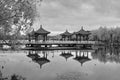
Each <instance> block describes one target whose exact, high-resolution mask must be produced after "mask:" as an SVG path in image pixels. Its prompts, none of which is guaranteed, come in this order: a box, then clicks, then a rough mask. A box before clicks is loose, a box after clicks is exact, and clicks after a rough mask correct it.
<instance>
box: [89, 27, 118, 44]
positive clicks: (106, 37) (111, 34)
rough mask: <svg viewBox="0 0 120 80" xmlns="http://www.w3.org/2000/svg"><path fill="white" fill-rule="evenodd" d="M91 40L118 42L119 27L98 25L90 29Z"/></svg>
mask: <svg viewBox="0 0 120 80" xmlns="http://www.w3.org/2000/svg"><path fill="white" fill-rule="evenodd" d="M91 33H92V34H91V36H90V39H91V40H98V41H103V42H120V28H119V27H116V28H106V27H100V28H99V29H97V30H93V31H91Z"/></svg>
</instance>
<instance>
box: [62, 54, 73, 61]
mask: <svg viewBox="0 0 120 80" xmlns="http://www.w3.org/2000/svg"><path fill="white" fill-rule="evenodd" d="M60 56H62V57H64V58H65V59H66V61H67V59H68V58H70V57H72V56H73V55H72V54H71V52H67V53H66V52H62V53H61V54H60Z"/></svg>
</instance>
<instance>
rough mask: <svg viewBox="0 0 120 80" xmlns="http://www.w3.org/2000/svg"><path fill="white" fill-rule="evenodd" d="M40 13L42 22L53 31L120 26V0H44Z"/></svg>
mask: <svg viewBox="0 0 120 80" xmlns="http://www.w3.org/2000/svg"><path fill="white" fill-rule="evenodd" d="M39 13H40V16H41V18H40V20H41V23H40V24H43V27H44V28H45V29H47V30H49V31H53V32H59V31H60V32H61V31H64V30H65V29H68V30H69V31H78V30H79V29H80V28H81V26H84V28H85V29H87V30H91V29H96V28H98V27H100V25H101V26H117V25H118V26H119V25H120V0H43V2H42V4H41V7H40V8H39ZM36 23H37V24H38V22H37V21H36Z"/></svg>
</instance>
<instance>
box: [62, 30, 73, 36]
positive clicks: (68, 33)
mask: <svg viewBox="0 0 120 80" xmlns="http://www.w3.org/2000/svg"><path fill="white" fill-rule="evenodd" d="M61 35H63V36H70V35H72V34H71V33H70V32H68V30H66V31H65V32H64V33H62V34H61Z"/></svg>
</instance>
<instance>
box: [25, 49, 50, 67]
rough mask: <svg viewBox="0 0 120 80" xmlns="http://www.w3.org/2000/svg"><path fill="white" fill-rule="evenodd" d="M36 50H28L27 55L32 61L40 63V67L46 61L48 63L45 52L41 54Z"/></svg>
mask: <svg viewBox="0 0 120 80" xmlns="http://www.w3.org/2000/svg"><path fill="white" fill-rule="evenodd" d="M38 54H39V53H38V51H35V53H33V52H31V51H29V54H28V55H27V56H28V57H30V58H31V59H32V61H34V62H35V63H38V64H39V65H40V68H42V66H43V65H44V64H46V63H49V62H50V60H49V59H47V56H48V55H47V53H45V52H42V53H41V54H42V55H43V56H40V55H38Z"/></svg>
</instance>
